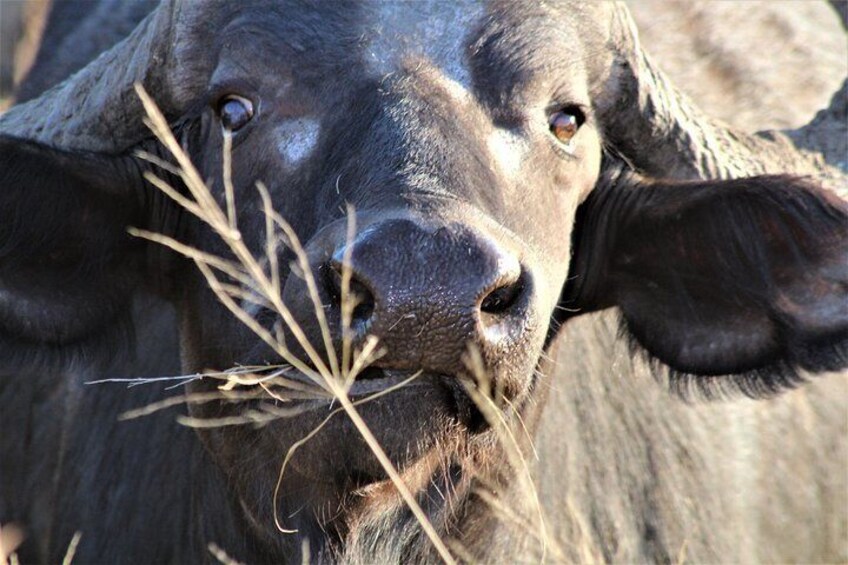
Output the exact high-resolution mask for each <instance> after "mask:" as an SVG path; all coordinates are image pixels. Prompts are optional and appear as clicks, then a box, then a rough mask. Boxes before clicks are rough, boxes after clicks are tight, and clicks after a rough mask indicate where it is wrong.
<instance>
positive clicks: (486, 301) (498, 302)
mask: <svg viewBox="0 0 848 565" xmlns="http://www.w3.org/2000/svg"><path fill="white" fill-rule="evenodd" d="M523 290H524V278H523V277H519V278H518V279H517V280H515V281H513V282H511V283H507V284H502V285H500V286H498V287H497V288H495V289H494V290H492V291H491V292H490V293H489V294H487V295H486V297H485V298H483V301H482V302H481V303H480V310H481V311H482V312H485V313H487V314H503V313H504V312H506V311H507V310H509V309H510V308H511V307H512V306H513V304H515V303H516V302H517V301H518V298H519V297H520V296H521V292H522V291H523Z"/></svg>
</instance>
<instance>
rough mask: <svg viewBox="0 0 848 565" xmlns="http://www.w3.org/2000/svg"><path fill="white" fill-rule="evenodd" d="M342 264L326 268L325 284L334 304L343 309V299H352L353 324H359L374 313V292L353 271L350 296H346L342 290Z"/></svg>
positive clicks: (366, 320) (367, 319)
mask: <svg viewBox="0 0 848 565" xmlns="http://www.w3.org/2000/svg"><path fill="white" fill-rule="evenodd" d="M340 269H341V266H340V265H339V266H337V265H335V264H332V265H327V266H326V267H325V268H324V285H325V287H326V288H327V291H328V294H329V298H330V300H332V304H333V305H334V306H336V307H337V308H339V310H340V311H341V309H342V305H343V301H344V300H351V301H352V304H353V310H352V311H351V320H350V322H351V325H353V326H359V325H362V324H364V323H366V322H368V321H369V320H370V319H371V316H372V315H373V314H374V294H373V293H372V292H371V291H370V290H369V289H368V287H367V286H365V285H364V284H363V283H362V282H360V281H359V280H358V279H357V278H356V274H355V273H351V278H350V284H349V293H348V294H349V296H348V297H345V296H344V293H343V291H342V288H343V284H342V273H341V271H340Z"/></svg>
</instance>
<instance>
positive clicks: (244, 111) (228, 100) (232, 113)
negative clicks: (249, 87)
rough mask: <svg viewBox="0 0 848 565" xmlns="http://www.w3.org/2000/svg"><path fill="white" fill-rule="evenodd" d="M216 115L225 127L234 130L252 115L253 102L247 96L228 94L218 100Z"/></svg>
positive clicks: (240, 126) (243, 124)
mask: <svg viewBox="0 0 848 565" xmlns="http://www.w3.org/2000/svg"><path fill="white" fill-rule="evenodd" d="M218 115H219V116H220V117H221V125H222V126H224V128H225V129H228V130H230V131H236V130H238V129H240V128H242V127H244V126H245V124H247V122H249V121H250V119H251V118H252V117H253V103H252V102H251V101H250V100H248V99H247V98H243V97H241V96H237V95H235V94H228V95H227V96H224V97H223V98H221V100H220V101H219V102H218Z"/></svg>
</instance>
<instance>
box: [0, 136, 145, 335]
mask: <svg viewBox="0 0 848 565" xmlns="http://www.w3.org/2000/svg"><path fill="white" fill-rule="evenodd" d="M118 161H119V159H118V158H112V157H104V156H99V155H92V154H74V153H68V152H63V151H60V150H56V149H52V148H49V147H45V146H43V145H39V144H35V143H32V142H29V141H26V140H20V139H15V138H10V137H6V136H0V345H3V344H7V345H8V344H10V343H12V344H19V345H20V344H27V343H28V344H31V345H37V344H40V345H42V346H46V347H52V348H55V347H62V346H66V345H71V344H74V343H77V342H81V341H85V340H87V339H90V338H91V337H92V336H93V335H94V334H96V333H97V332H99V331H102V330H103V329H104V328H105V327H107V326H109V325H110V323H111V321H113V320H114V319H115V318H116V317H117V316H118V315H119V313H121V312H123V311H125V310H126V307H127V302H128V300H129V297H130V293H131V290H132V288H133V286H134V284H135V282H134V281H136V280H137V279H138V278H139V277H138V275H137V272H138V271H139V267H140V263H141V261H142V259H143V257H142V253H141V252H140V251H141V248H142V244H141V243H140V242H138V241H134V240H133V239H132V238H131V237H130V236H129V235H128V234H127V233H126V227H127V226H128V225H133V224H135V225H139V223H140V221H141V219H142V217H141V213H142V202H141V201H140V199H139V198H137V197H134V195H133V193H132V191H131V190H129V189H128V188H129V186H128V185H129V181H128V177H129V175H128V174H126V173H124V171H123V170H122V166H121V164H120V163H119V162H118ZM133 275H135V276H133ZM22 346H23V345H20V347H22ZM3 349H6V347H4V348H3Z"/></svg>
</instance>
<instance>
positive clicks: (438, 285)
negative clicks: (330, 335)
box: [319, 219, 528, 372]
mask: <svg viewBox="0 0 848 565" xmlns="http://www.w3.org/2000/svg"><path fill="white" fill-rule="evenodd" d="M347 246H350V248H347ZM346 258H347V259H348V262H345V259H346ZM345 269H349V274H348V275H346V276H347V277H348V279H347V280H349V289H350V294H351V295H352V297H353V299H354V304H355V307H354V308H353V309H352V313H351V316H350V328H351V330H353V332H354V334H355V335H357V336H359V337H360V338H361V337H362V336H364V335H366V334H370V335H374V336H376V337H377V338H378V339H379V340H380V342H381V344H382V346H383V348H384V349H385V350H386V352H387V353H386V357H385V358H384V360H383V361H381V363H388V364H391V365H392V366H395V367H410V368H422V369H427V370H435V371H444V372H447V371H455V370H457V369H458V367H457V365H458V363H459V362H460V359H461V357H462V355H463V353H464V352H465V351H466V348H467V346H468V344H469V343H473V344H475V345H477V346H478V347H480V348H481V349H482V350H483V351H484V352H485V351H486V350H491V349H492V348H497V347H498V346H499V345H501V342H503V341H504V340H508V339H509V338H510V336H514V335H515V334H517V333H520V332H521V329H522V328H523V325H524V324H523V315H522V312H524V311H525V310H526V308H527V299H526V295H527V293H528V284H527V283H528V281H527V276H526V275H525V273H524V272H523V270H522V267H521V264H520V262H519V260H518V258H517V257H516V256H515V255H514V254H512V253H510V252H508V251H507V250H506V249H505V248H504V247H503V246H501V245H499V244H498V242H497V241H495V240H494V239H493V238H490V237H486V236H483V235H481V234H479V233H476V232H475V231H474V230H472V229H470V228H467V227H462V226H455V225H454V226H441V227H435V228H434V227H430V226H425V225H421V224H419V223H417V222H415V221H412V220H408V219H393V220H385V221H382V222H379V223H377V224H373V225H371V226H369V227H368V228H367V229H366V230H365V231H364V232H363V233H361V234H360V235H359V236H358V237H357V238H356V239H355V240H354V241H353V242H352V243H342V244H340V245H338V246H337V247H336V249H335V251H334V252H333V253H332V256H331V257H330V259H329V260H327V261H326V262H325V264H323V265H322V266H321V268H320V269H319V270H320V271H321V272H322V273H323V275H322V276H321V279H320V280H321V281H322V284H323V288H324V294H325V296H326V297H327V300H328V301H329V303H330V304H328V306H330V307H331V308H334V309H338V310H339V311H341V302H342V300H345V297H344V296H343V294H344V293H343V292H342V286H343V277H344V276H345V275H344V272H345Z"/></svg>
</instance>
